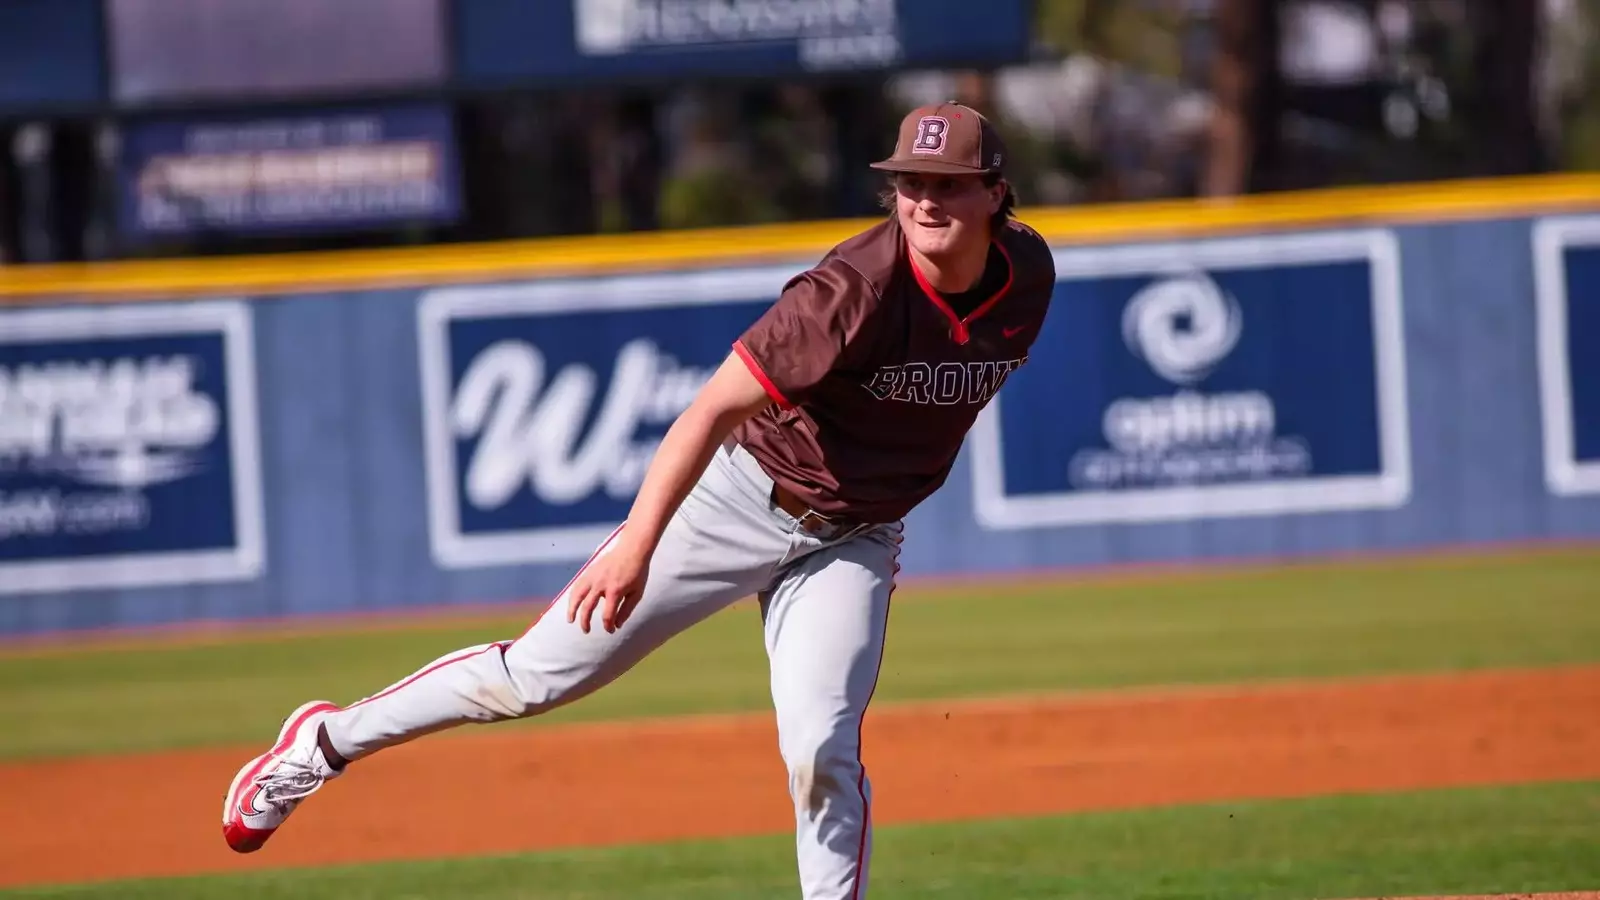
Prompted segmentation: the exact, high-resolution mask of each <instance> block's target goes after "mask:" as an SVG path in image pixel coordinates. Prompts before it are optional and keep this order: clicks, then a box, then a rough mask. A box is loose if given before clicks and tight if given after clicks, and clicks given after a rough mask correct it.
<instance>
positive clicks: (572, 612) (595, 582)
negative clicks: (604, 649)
mask: <svg viewBox="0 0 1600 900" xmlns="http://www.w3.org/2000/svg"><path fill="white" fill-rule="evenodd" d="M649 571H650V556H649V554H648V553H646V552H644V551H642V550H640V549H639V548H637V547H634V546H633V544H632V542H630V541H628V540H627V539H626V538H625V537H623V538H619V539H618V541H617V544H616V546H614V547H613V548H612V549H611V551H610V552H609V553H605V554H603V555H601V556H599V557H598V558H596V559H595V560H594V562H592V563H590V564H589V565H588V566H587V567H585V568H584V570H583V571H582V572H580V573H578V577H577V578H576V579H575V580H574V581H573V582H572V589H571V590H569V591H568V592H567V621H568V622H576V623H577V625H578V627H579V628H581V629H583V633H584V634H588V633H589V627H590V622H591V620H592V618H593V616H594V613H595V610H597V609H598V610H599V611H600V626H601V627H602V628H604V629H605V630H606V633H608V634H610V633H614V632H615V631H616V630H617V629H618V628H621V627H622V623H624V622H626V621H627V620H628V616H629V614H631V613H632V612H633V607H634V606H635V605H636V604H637V603H638V602H639V598H640V597H642V596H644V583H645V577H646V576H647V575H648V574H649Z"/></svg>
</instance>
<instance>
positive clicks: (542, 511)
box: [0, 178, 1600, 635]
mask: <svg viewBox="0 0 1600 900" xmlns="http://www.w3.org/2000/svg"><path fill="white" fill-rule="evenodd" d="M1025 218H1026V219H1028V220H1029V221H1032V222H1035V223H1037V224H1038V225H1039V227H1040V229H1041V231H1043V232H1044V233H1045V234H1046V236H1047V237H1049V238H1051V239H1052V242H1053V243H1054V244H1055V246H1056V253H1057V268H1058V275H1059V283H1058V287H1057V292H1056V304H1055V306H1054V307H1053V309H1052V311H1051V313H1050V316H1049V319H1048V322H1047V325H1046V327H1045V330H1044V332H1043V333H1042V334H1041V335H1040V337H1039V339H1038V341H1037V343H1036V345H1035V347H1034V352H1033V354H1032V359H1031V360H1030V362H1029V363H1028V364H1027V365H1026V366H1024V367H1023V368H1022V369H1021V370H1019V371H1017V372H1016V373H1015V374H1014V375H1012V376H1011V379H1010V380H1009V381H1008V382H1007V383H1006V385H1005V387H1004V389H1003V390H1002V391H1001V393H1000V396H999V399H998V400H997V401H996V402H995V404H993V405H992V406H991V407H990V409H989V410H988V412H986V414H985V415H984V417H983V419H982V422H981V425H980V427H979V429H978V431H977V432H976V433H975V434H974V437H973V439H972V441H970V442H969V444H968V446H967V448H966V450H965V451H964V453H963V456H962V459H961V460H960V463H959V464H958V466H957V468H956V470H955V472H954V473H953V475H952V477H951V479H950V481H949V483H948V484H947V485H946V487H945V488H944V490H943V491H942V492H941V493H940V494H938V495H937V496H936V497H935V498H934V499H933V500H931V501H929V502H928V503H927V504H926V505H925V506H924V507H923V508H922V509H920V510H918V511H917V513H915V514H914V515H913V517H912V518H911V519H910V520H909V521H908V523H907V524H908V528H907V536H908V540H907V542H906V545H905V550H904V554H903V556H902V563H903V565H904V568H905V570H906V572H907V573H908V574H912V575H933V574H982V573H994V572H1008V571H1015V570H1019V569H1037V568H1058V567H1067V566H1083V565H1101V564H1108V563H1128V562H1149V561H1186V560H1204V559H1215V558H1230V557H1262V556H1269V557H1270V556H1293V555H1300V554H1320V553H1326V552H1330V551H1360V550H1388V549H1408V548H1427V547H1434V546H1440V545H1455V544H1462V543H1472V542H1501V541H1536V540H1542V539H1574V538H1595V537H1600V179H1585V178H1563V179H1535V180H1529V181H1522V182H1508V183H1490V184H1465V185H1445V186H1431V187H1424V188H1416V189H1390V190H1368V191H1355V192H1323V193H1318V194H1307V195H1284V196H1278V197H1273V198H1254V199H1250V200H1246V201H1241V202H1238V203H1235V204H1230V205H1227V206H1219V207H1206V206H1201V205H1198V204H1154V205H1148V206H1140V207H1118V208H1112V209H1104V210H1082V211H1042V212H1032V213H1029V214H1028V215H1027V216H1025ZM859 224H860V223H854V222H852V223H823V224H818V225H808V226H797V227H794V228H789V229H752V230H749V231H748V232H740V233H737V234H734V235H729V234H727V233H707V234H695V235H652V236H641V237H637V238H600V239H587V240H576V241H575V240H566V241H549V242H537V243H532V244H526V243H524V244H515V245H505V246H499V245H497V246H495V247H489V248H439V249H433V250H427V251H419V252H413V253H398V254H395V253H390V254H381V253H380V254H337V255H329V256H321V255H310V256H306V257H288V258H277V259H271V258H266V259H253V260H205V261H191V262H188V263H182V262H176V263H175V262H163V263H145V264H120V265H114V266H105V267H88V268H86V269H75V270H74V269H64V268H49V269H29V270H11V271H10V272H7V271H6V270H3V269H0V297H4V298H5V299H4V303H5V306H4V307H3V308H0V634H13V635H16V634H28V633H43V632H49V631H56V630H68V629H79V628H102V627H108V626H118V625H132V624H156V623H170V622H181V621H187V620H197V619H213V618H224V619H228V618H240V617H245V618H258V617H269V618H270V617H276V616H285V615H299V614H308V613H324V612H346V611H353V610H369V609H384V608H400V607H417V606H434V605H440V604H454V603H475V602H483V601H497V600H511V599H517V598H525V597H533V596H544V595H548V594H550V593H553V592H554V591H556V590H558V589H559V588H560V586H561V585H562V584H563V583H564V582H565V581H566V579H567V578H568V577H569V576H570V574H571V572H572V570H573V568H574V567H575V565H577V564H578V563H580V562H581V561H582V560H583V559H584V558H585V557H586V556H587V555H588V553H589V551H590V550H591V549H592V548H593V545H594V544H595V543H597V542H598V540H599V539H600V538H602V537H603V536H604V535H605V533H607V532H609V531H610V529H611V527H612V526H613V525H614V524H615V523H616V522H617V521H619V520H620V519H621V518H622V517H623V516H624V515H625V513H626V510H627V506H628V503H629V501H630V500H631V498H632V494H633V490H634V489H635V488H636V486H637V484H638V479H639V477H640V476H641V474H642V472H643V468H644V466H645V464H646V463H647V461H648V458H649V454H650V452H651V450H652V448H653V445H654V441H656V440H658V439H659V437H660V435H661V434H662V433H663V431H664V430H665V428H666V426H667V425H668V424H669V423H670V422H671V420H672V417H673V416H674V414H675V413H676V412H678V411H679V410H681V409H682V408H683V406H684V405H685V404H686V403H687V401H688V400H689V398H690V397H691V396H692V395H693V392H694V389H695V388H696V387H697V386H698V384H699V383H700V382H701V381H702V380H703V379H704V378H705V377H706V376H707V375H708V374H709V372H710V371H711V370H712V368H713V367H714V366H715V365H716V364H717V363H718V362H719V361H720V359H721V358H722V356H723V354H725V353H726V351H727V348H728V344H729V342H730V341H731V340H732V338H733V337H734V336H736V335H737V334H738V333H739V332H740V331H741V330H742V329H743V327H744V326H745V325H746V324H748V323H749V322H750V321H751V320H752V319H753V318H754V317H755V316H756V315H758V314H759V313H760V311H761V310H762V309H763V308H764V306H765V305H766V304H767V303H769V302H770V301H771V299H772V297H773V296H774V293H775V291H776V290H777V289H778V287H779V286H780V285H781V284H782V283H783V281H784V280H785V279H786V278H787V277H788V276H789V275H790V274H792V273H793V272H795V271H797V270H798V269H799V268H803V267H804V266H805V265H807V264H808V263H809V262H810V261H812V260H814V259H815V258H816V257H817V255H819V254H820V253H821V252H822V250H824V249H825V248H826V246H827V245H828V244H829V243H831V241H832V240H834V239H836V238H837V237H840V236H843V235H844V234H848V233H849V232H850V231H851V230H852V229H853V228H854V227H856V226H858V225H859ZM730 246H731V247H734V248H736V249H734V250H730V249H729V248H730ZM308 285H312V286H315V287H316V289H315V290H312V289H308V287H307V286H308ZM959 374H960V373H958V372H952V373H938V372H929V373H922V374H921V375H918V374H915V373H908V372H902V373H901V377H902V380H901V382H899V386H900V389H901V390H902V391H905V392H915V391H921V390H928V391H935V392H936V391H937V390H938V385H940V384H941V383H942V382H941V380H940V379H942V378H944V377H945V375H949V376H950V377H952V378H953V377H956V376H958V375H959ZM922 375H925V376H926V379H925V380H924V379H923V378H922Z"/></svg>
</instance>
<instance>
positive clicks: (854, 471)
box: [734, 217, 1055, 522]
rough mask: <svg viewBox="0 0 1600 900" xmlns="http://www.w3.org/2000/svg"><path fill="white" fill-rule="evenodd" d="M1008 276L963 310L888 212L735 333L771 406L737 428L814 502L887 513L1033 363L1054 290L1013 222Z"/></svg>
mask: <svg viewBox="0 0 1600 900" xmlns="http://www.w3.org/2000/svg"><path fill="white" fill-rule="evenodd" d="M995 244H996V245H997V249H998V250H999V251H1000V252H999V253H991V259H992V260H994V261H995V262H994V263H993V264H997V265H1000V266H1004V267H1006V269H1007V271H1004V272H1002V273H998V274H997V273H995V272H990V273H988V274H987V275H986V277H985V281H989V280H990V279H991V278H993V280H994V281H995V282H997V283H999V284H1000V285H1001V286H1000V288H999V289H998V291H996V293H994V294H993V296H991V297H989V298H988V299H986V300H982V301H981V302H980V303H979V304H978V305H977V307H976V308H974V309H972V310H971V312H969V313H968V314H967V315H966V316H965V317H962V316H960V315H958V314H957V313H956V312H955V311H954V310H953V309H951V307H950V305H949V304H948V303H946V302H945V301H944V300H943V299H942V298H941V297H940V295H939V294H938V293H937V292H936V291H934V290H933V288H932V287H931V286H930V285H929V284H928V282H927V280H926V279H925V278H924V277H923V276H922V273H921V272H918V271H917V270H916V266H915V265H914V264H913V263H912V261H911V258H910V256H909V255H908V254H907V252H906V246H905V236H904V235H903V234H902V232H901V230H900V226H899V223H898V222H897V221H896V220H895V219H894V218H893V217H890V218H889V219H887V220H886V221H885V222H883V223H882V224H880V225H877V226H874V227H873V228H871V229H869V230H867V231H865V232H862V233H861V234H859V235H857V236H855V237H853V238H850V239H848V240H846V241H844V242H842V243H840V244H839V245H838V246H837V247H835V248H833V249H832V250H831V251H829V252H828V254H827V255H826V256H825V257H823V259H822V260H821V261H820V262H819V263H817V265H816V266H814V267H813V268H811V269H809V270H807V271H806V272H804V273H801V274H800V275H797V276H795V277H794V278H793V279H791V280H790V281H789V282H788V284H786V285H785V286H784V289H783V292H782V294H781V295H780V296H779V298H778V300H777V302H776V303H774V304H773V305H772V306H771V307H770V308H768V309H767V311H766V312H765V313H763V314H762V316H761V317H760V318H759V319H758V320H757V321H756V322H755V323H754V324H752V325H751V326H750V327H749V329H747V330H746V331H745V333H744V334H743V335H742V336H741V337H740V338H739V339H738V340H737V341H736V342H735V343H734V351H735V352H736V353H737V354H738V355H739V356H740V358H742V359H743V360H744V362H745V364H746V365H748V366H749V367H750V371H751V372H752V373H753V374H754V375H755V376H756V378H758V379H759V380H760V381H761V383H762V384H763V385H764V386H765V387H766V389H767V393H768V394H770V395H771V397H772V399H773V401H774V405H773V406H772V407H768V408H767V410H765V411H764V412H762V413H760V414H758V415H757V416H755V417H754V418H752V419H750V420H749V421H747V422H746V423H745V424H743V425H741V426H740V427H739V428H738V429H737V430H736V431H735V432H734V437H735V439H736V440H738V441H739V442H740V443H741V444H743V445H744V446H745V448H746V449H747V450H749V452H750V454H751V455H752V456H754V457H755V458H756V460H757V461H758V462H760V463H761V465H762V467H763V468H764V469H766V471H767V473H768V474H769V475H771V476H772V478H773V479H774V480H775V481H776V482H777V483H778V484H779V485H781V486H782V487H784V488H786V489H787V490H789V491H790V492H792V493H794V494H796V495H798V496H799V497H800V498H801V499H803V500H804V501H806V502H807V503H808V504H810V506H811V508H812V509H814V510H816V511H817V512H819V513H821V514H823V515H827V516H831V517H838V518H842V519H846V520H851V521H857V522H892V521H895V520H898V519H899V518H901V517H903V516H904V515H905V514H906V513H908V512H910V511H911V509H912V508H913V507H915V506H916V505H917V504H919V503H921V502H922V501H923V500H924V499H926V498H927V497H928V495H930V494H932V493H933V492H934V491H935V490H937V489H938V488H939V487H940V486H941V485H942V484H944V481H945V478H946V476H948V475H949V472H950V468H951V466H952V465H953V464H954V462H955V458H956V454H957V452H958V451H959V450H960V449H961V444H962V442H963V441H964V440H965V438H966V435H967V432H968V430H969V429H971V427H972V424H973V422H974V421H975V420H976V419H977V416H978V413H979V411H980V410H982V409H983V407H984V406H985V405H986V404H987V403H988V402H989V400H990V399H991V398H993V397H994V395H995V393H996V392H997V391H999V390H1000V386H1001V385H1002V384H1004V383H1005V381H1006V379H1007V378H1008V377H1009V376H1010V374H1011V373H1012V372H1013V371H1015V370H1016V369H1017V368H1018V367H1019V366H1021V365H1022V364H1024V363H1025V362H1027V360H1028V351H1029V348H1030V347H1032V345H1033V341H1034V338H1035V337H1037V335H1038V333H1039V329H1040V326H1041V325H1042V324H1043V322H1044V317H1045V312H1046V310H1047V309H1048V308H1049V305H1050V297H1051V294H1052V292H1053V290H1054V288H1055V262H1054V260H1053V258H1052V257H1051V254H1050V248H1049V247H1048V246H1047V245H1046V244H1045V242H1044V239H1043V238H1041V237H1040V236H1039V235H1038V234H1037V233H1036V232H1034V231H1033V230H1032V229H1031V228H1028V227H1027V226H1025V225H1023V224H1021V223H1019V222H1011V223H1009V224H1008V225H1007V227H1006V228H1005V229H1004V230H1003V231H1001V232H1000V233H999V234H998V235H997V236H996V239H995Z"/></svg>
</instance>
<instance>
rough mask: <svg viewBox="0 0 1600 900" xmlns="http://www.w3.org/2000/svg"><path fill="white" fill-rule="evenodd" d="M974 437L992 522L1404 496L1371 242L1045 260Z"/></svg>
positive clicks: (1143, 516) (1297, 242)
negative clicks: (1006, 370) (1026, 353)
mask: <svg viewBox="0 0 1600 900" xmlns="http://www.w3.org/2000/svg"><path fill="white" fill-rule="evenodd" d="M1056 267H1057V276H1058V283H1057V288H1056V295H1055V299H1054V302H1053V303H1052V308H1051V311H1050V314H1049V318H1048V319H1047V321H1046V324H1045V328H1044V330H1043V332H1042V333H1041V334H1040V336H1039V339H1038V341H1037V343H1036V344H1035V347H1034V350H1033V354H1032V359H1031V360H1030V362H1029V364H1028V365H1027V366H1025V367H1023V368H1022V369H1021V370H1019V371H1018V372H1017V373H1016V374H1015V375H1013V376H1012V378H1011V381H1010V382H1009V383H1008V384H1007V385H1006V389H1005V390H1004V391H1003V392H1002V393H1001V395H1000V397H999V398H997V399H996V400H995V402H994V403H993V404H991V406H990V407H989V408H988V410H986V411H985V414H984V416H983V417H982V419H981V420H980V422H979V425H978V428H977V429H976V430H975V432H974V435H973V445H972V449H973V467H974V468H973V494H974V504H975V509H976V513H977V516H978V520H979V522H980V523H981V524H982V525H984V526H985V527H988V528H996V529H1008V528H1035V527H1048V526H1060V525H1085V524H1095V523H1107V522H1151V521H1163V520H1186V519H1199V518H1211V517H1224V516H1245V515H1271V514H1284V513H1306V512H1331V511H1338V510H1352V509H1381V508H1391V507H1395V506H1398V505H1401V504H1404V503H1405V502H1406V501H1407V499H1408V497H1409V496H1410V492H1411V465H1410V447H1409V443H1410V441H1409V435H1408V423H1407V411H1406V379H1405V361H1404V350H1403V337H1402V334H1401V328H1402V323H1401V296H1400V273H1399V254H1398V250H1397V247H1396V243H1395V239H1394V237H1393V236H1392V235H1391V234H1390V233H1389V232H1386V231H1360V232H1329V233H1319V234H1296V235H1284V236H1273V237H1259V238H1250V239H1236V240H1214V241H1197V242H1193V243H1177V244H1164V245H1132V246H1118V247H1092V248H1082V249H1070V250H1058V251H1057V252H1056Z"/></svg>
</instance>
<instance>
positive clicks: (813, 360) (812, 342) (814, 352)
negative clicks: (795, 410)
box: [733, 266, 871, 409]
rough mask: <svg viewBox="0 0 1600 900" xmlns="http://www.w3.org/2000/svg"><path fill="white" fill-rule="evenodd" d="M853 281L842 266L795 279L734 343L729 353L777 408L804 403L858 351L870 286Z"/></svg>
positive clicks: (827, 268)
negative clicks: (742, 364)
mask: <svg viewBox="0 0 1600 900" xmlns="http://www.w3.org/2000/svg"><path fill="white" fill-rule="evenodd" d="M853 276H854V270H851V269H848V268H847V267H842V266H819V267H817V268H815V269H812V270H810V271H808V272H805V273H803V274H801V275H797V276H795V277H794V278H792V279H790V281H789V282H788V284H786V285H784V288H783V292H782V293H781V294H779V296H778V300H777V302H775V303H773V304H772V306H770V307H768V308H767V310H766V311H765V312H763V313H762V314H761V317H760V318H758V319H757V320H756V321H755V322H753V323H752V324H751V325H750V327H749V328H747V329H745V332H744V334H742V335H741V336H740V337H739V339H738V340H737V341H735V342H734V344H733V349H734V352H735V353H737V354H738V355H739V358H740V359H742V360H743V361H744V364H745V365H746V366H747V367H749V369H750V373H751V374H752V375H754V376H755V377H756V380H757V381H760V382H761V385H762V387H764V388H766V390H767V394H768V396H770V397H771V398H772V400H773V402H774V403H776V404H778V406H779V407H781V408H783V409H789V408H791V407H794V406H796V405H798V404H800V403H803V402H805V400H806V398H807V397H809V396H810V395H811V392H812V391H813V390H814V389H815V388H816V387H817V385H818V384H820V383H821V382H822V379H823V378H825V377H826V376H827V375H828V373H829V372H832V371H834V370H835V369H836V368H838V367H840V366H841V365H847V364H849V361H850V359H851V358H852V357H853V356H854V353H855V351H856V350H857V348H859V346H860V344H861V340H862V337H863V330H864V329H863V326H864V324H865V322H866V318H867V313H868V310H869V308H870V303H869V298H870V296H871V287H870V286H869V285H868V284H867V283H866V282H865V280H864V279H861V278H860V277H859V276H854V277H853Z"/></svg>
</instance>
